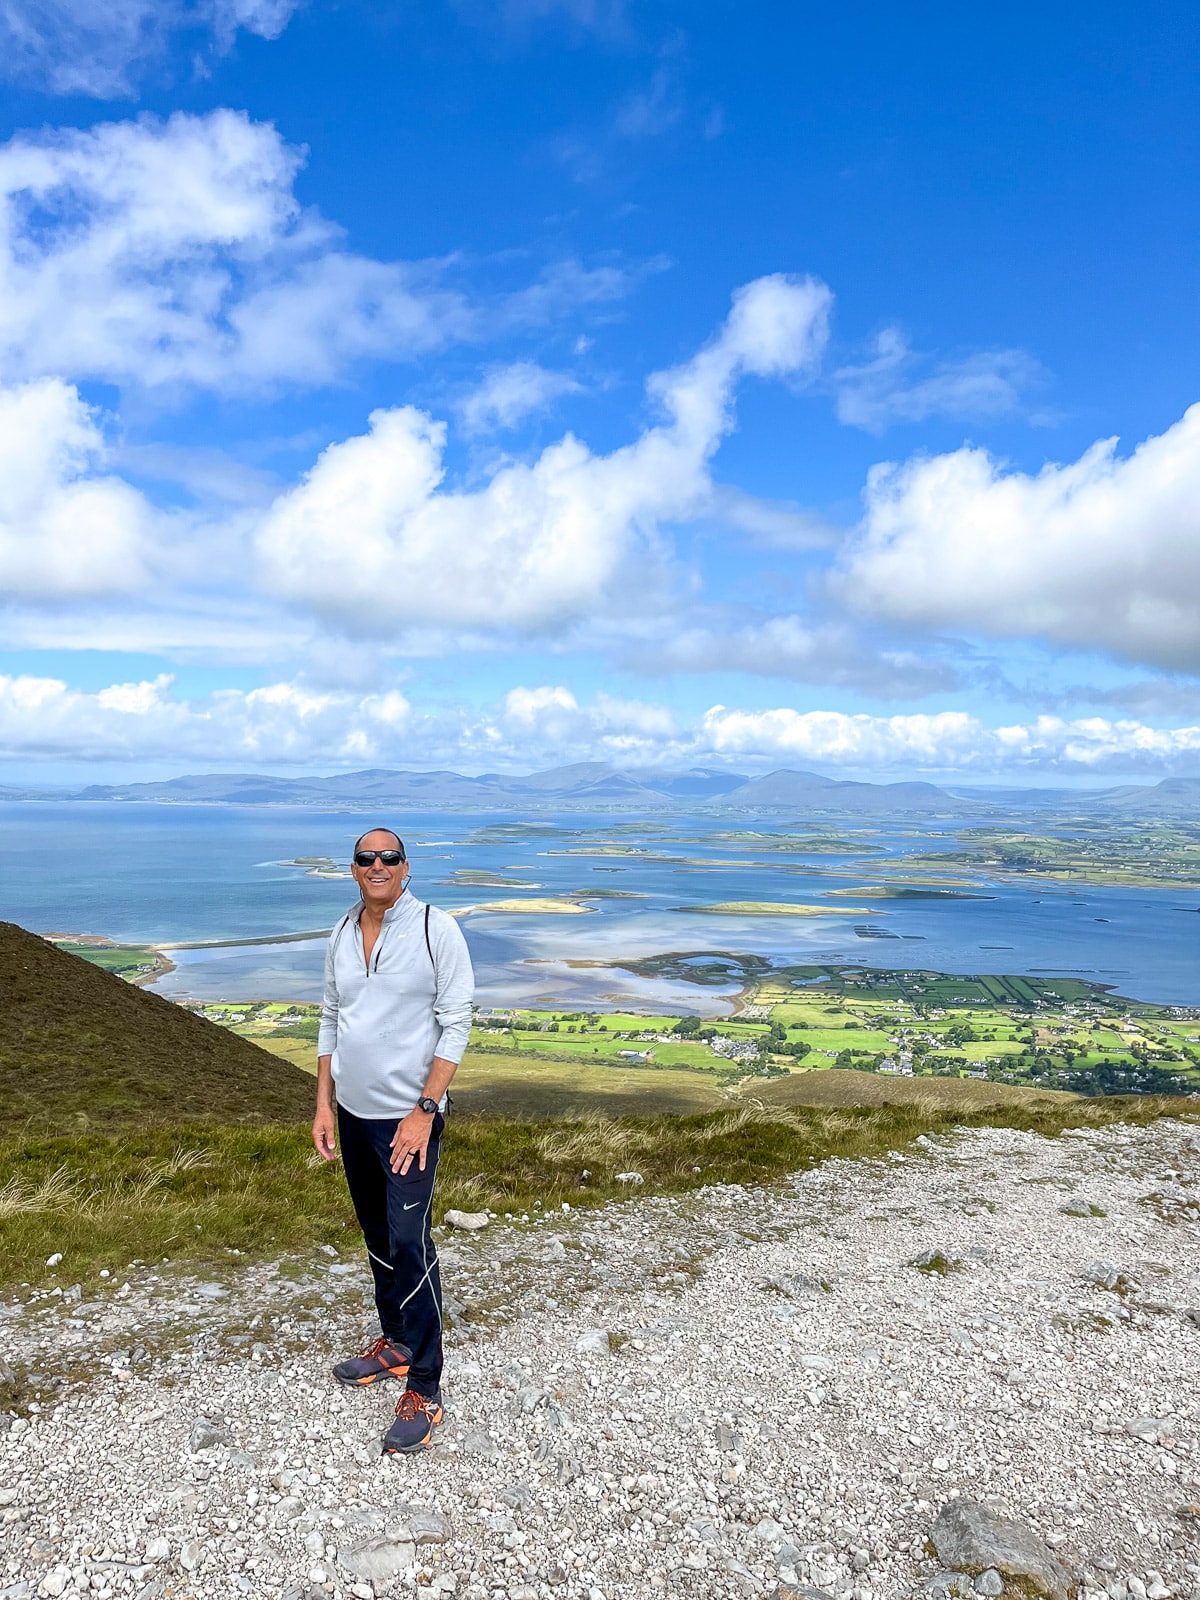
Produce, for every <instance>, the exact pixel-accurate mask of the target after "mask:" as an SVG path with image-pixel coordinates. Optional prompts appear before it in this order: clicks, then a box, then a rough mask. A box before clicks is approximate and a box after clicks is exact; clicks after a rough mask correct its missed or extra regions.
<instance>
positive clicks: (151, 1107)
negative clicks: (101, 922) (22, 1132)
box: [0, 922, 313, 1133]
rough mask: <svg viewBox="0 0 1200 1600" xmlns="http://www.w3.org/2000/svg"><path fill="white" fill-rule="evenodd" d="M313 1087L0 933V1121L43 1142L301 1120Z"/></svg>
mask: <svg viewBox="0 0 1200 1600" xmlns="http://www.w3.org/2000/svg"><path fill="white" fill-rule="evenodd" d="M312 1098H313V1085H312V1079H311V1078H309V1077H307V1076H306V1075H305V1074H304V1073H302V1072H299V1071H298V1070H297V1069H296V1068H295V1067H292V1066H290V1065H289V1064H288V1063H287V1062H286V1061H282V1060H280V1058H279V1057H278V1056H273V1055H268V1053H267V1052H266V1051H265V1050H260V1049H259V1048H258V1046H257V1045H253V1044H251V1043H249V1041H248V1040H245V1039H239V1038H238V1037H237V1035H236V1034H233V1033H229V1032H227V1031H226V1030H225V1029H224V1028H218V1027H216V1026H215V1025H214V1024H213V1023H211V1022H206V1021H205V1020H204V1018H203V1017H197V1016H194V1015H193V1014H192V1013H191V1012H190V1011H184V1010H183V1009H182V1008H181V1007H179V1006H176V1005H172V1004H171V1002H170V1001H169V1000H163V999H161V998H160V997H159V996H158V995H154V994H148V993H146V991H145V990H143V989H135V988H133V987H132V986H131V985H129V984H127V983H126V982H125V981H124V980H123V979H121V978H116V977H113V976H112V974H111V973H108V972H103V971H101V969H100V968H99V967H95V966H92V965H91V964H90V963H89V962H87V961H81V960H80V959H79V957H77V956H72V955H68V954H67V953H66V952H65V951H63V950H58V949H56V948H55V946H54V945H52V944H47V942H46V941H45V940H44V939H39V938H38V937H37V936H36V934H32V933H27V932H26V931H25V929H24V928H18V927H17V926H16V925H15V924H14V923H11V922H0V1116H3V1119H4V1122H5V1123H6V1125H8V1126H9V1127H10V1128H11V1126H12V1124H13V1122H14V1121H25V1120H26V1119H30V1120H32V1121H33V1122H34V1124H35V1125H36V1126H37V1127H39V1128H43V1129H45V1130H46V1131H47V1132H49V1131H52V1130H53V1131H61V1132H64V1133H73V1132H78V1131H80V1130H81V1129H82V1128H84V1127H91V1128H96V1129H104V1130H106V1131H116V1130H117V1129H121V1128H130V1129H134V1128H143V1127H145V1126H146V1125H147V1124H151V1123H163V1122H183V1121H187V1122H197V1121H208V1120H212V1121H216V1122H222V1123H230V1122H243V1123H244V1122H259V1121H273V1122H281V1121H293V1120H301V1119H303V1120H307V1119H309V1118H311V1116H312Z"/></svg>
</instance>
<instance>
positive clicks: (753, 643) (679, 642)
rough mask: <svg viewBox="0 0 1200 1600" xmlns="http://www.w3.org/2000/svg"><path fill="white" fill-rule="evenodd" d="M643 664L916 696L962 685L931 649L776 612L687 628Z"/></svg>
mask: <svg viewBox="0 0 1200 1600" xmlns="http://www.w3.org/2000/svg"><path fill="white" fill-rule="evenodd" d="M634 663H635V665H636V666H637V667H638V668H639V669H641V670H642V671H651V672H749V673H753V674H755V675H756V676H760V677H768V678H791V679H794V680H796V681H797V682H801V683H821V684H829V685H835V686H836V687H838V688H842V689H851V690H855V691H857V692H860V693H865V694H873V695H877V696H879V697H880V698H882V699H884V700H909V699H913V698H915V697H919V696H921V695H927V694H937V693H943V692H945V691H946V690H948V689H954V688H956V687H957V686H958V682H959V680H958V676H957V674H955V673H954V672H953V671H952V670H951V669H950V668H949V667H947V666H946V665H945V664H944V663H942V662H941V661H939V660H936V659H932V658H931V657H930V656H929V655H925V656H919V655H916V654H915V653H914V652H913V651H911V650H900V649H889V648H886V647H884V648H881V647H879V646H878V645H876V644H873V643H871V642H870V641H868V640H867V639H865V638H864V637H863V636H862V635H861V634H860V633H857V632H855V631H854V630H853V629H851V628H848V627H846V626H845V625H844V624H842V623H839V622H831V621H816V622H814V621H810V620H809V619H808V618H806V617H801V616H788V615H784V616H775V617H768V618H767V619H766V620H764V621H755V622H751V623H747V624H744V625H743V626H741V627H736V626H732V627H724V628H720V627H710V626H704V625H701V626H693V627H684V628H681V629H679V630H678V631H677V632H674V633H672V634H671V635H670V636H669V637H668V638H666V639H664V640H663V642H662V643H661V644H659V645H657V646H652V647H650V648H649V649H643V650H641V651H640V652H638V653H637V654H636V656H635V657H634Z"/></svg>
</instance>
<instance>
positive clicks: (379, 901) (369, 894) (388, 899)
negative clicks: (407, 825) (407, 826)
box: [350, 828, 408, 910]
mask: <svg viewBox="0 0 1200 1600" xmlns="http://www.w3.org/2000/svg"><path fill="white" fill-rule="evenodd" d="M396 848H397V845H396V835H395V834H394V833H389V832H388V830H387V829H386V828H375V829H374V830H373V831H372V832H371V833H365V834H364V835H363V836H362V838H361V839H360V840H359V841H358V844H357V845H356V846H355V851H356V853H357V851H359V850H395V849H396ZM350 871H351V873H352V874H353V877H354V881H355V883H356V884H357V885H358V891H359V893H360V894H361V895H362V897H363V901H364V903H365V904H366V905H369V906H374V907H376V908H379V907H383V908H384V909H385V910H386V908H387V907H388V906H390V905H394V904H395V903H396V901H397V900H399V898H400V895H401V892H402V891H403V889H404V881H405V879H406V878H407V877H408V862H407V861H400V862H398V863H397V864H396V866H394V867H389V866H385V865H384V863H383V862H382V861H380V859H379V858H378V856H376V858H375V860H374V861H373V862H372V863H371V865H370V866H369V867H360V866H359V865H358V863H357V862H355V863H354V864H353V865H352V866H351V868H350Z"/></svg>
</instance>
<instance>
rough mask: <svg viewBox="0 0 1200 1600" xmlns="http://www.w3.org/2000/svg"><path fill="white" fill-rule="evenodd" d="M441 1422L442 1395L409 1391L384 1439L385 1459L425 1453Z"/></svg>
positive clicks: (401, 1401) (405, 1393)
mask: <svg viewBox="0 0 1200 1600" xmlns="http://www.w3.org/2000/svg"><path fill="white" fill-rule="evenodd" d="M441 1422H442V1395H441V1391H440V1390H439V1391H438V1392H437V1393H436V1394H418V1393H417V1391H416V1390H415V1389H406V1390H405V1391H404V1393H403V1394H402V1395H401V1396H400V1404H399V1405H398V1406H397V1407H396V1420H395V1422H393V1423H392V1425H391V1427H390V1428H389V1429H388V1431H387V1433H386V1434H384V1437H383V1453H384V1455H385V1456H391V1455H406V1454H408V1453H409V1452H410V1451H413V1450H424V1449H425V1448H426V1447H427V1446H428V1445H431V1444H432V1443H433V1441H434V1437H435V1435H436V1432H437V1429H438V1428H439V1427H440V1426H441Z"/></svg>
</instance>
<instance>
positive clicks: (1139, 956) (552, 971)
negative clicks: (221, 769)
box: [0, 801, 1200, 1014]
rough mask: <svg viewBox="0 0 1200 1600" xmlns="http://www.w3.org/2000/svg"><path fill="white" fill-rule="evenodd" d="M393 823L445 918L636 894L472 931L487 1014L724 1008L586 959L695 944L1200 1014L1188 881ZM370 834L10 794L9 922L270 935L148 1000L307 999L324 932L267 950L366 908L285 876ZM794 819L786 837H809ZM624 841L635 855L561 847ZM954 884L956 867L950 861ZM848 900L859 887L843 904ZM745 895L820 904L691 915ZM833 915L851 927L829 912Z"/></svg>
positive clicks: (906, 846)
mask: <svg viewBox="0 0 1200 1600" xmlns="http://www.w3.org/2000/svg"><path fill="white" fill-rule="evenodd" d="M973 820H974V821H975V823H976V825H977V824H978V821H979V819H978V818H975V819H973ZM394 822H395V825H396V826H398V827H400V829H401V832H402V833H403V835H404V837H405V840H406V842H407V844H408V847H409V854H410V859H411V861H412V867H413V879H412V883H413V889H414V891H415V892H416V893H417V894H418V895H419V896H420V897H421V898H422V899H429V900H431V901H433V903H434V904H436V905H441V906H444V907H445V908H446V909H447V910H455V909H463V908H466V907H470V906H474V905H478V904H480V903H481V902H487V901H507V900H514V899H515V900H522V899H532V898H543V897H562V896H565V895H568V894H572V893H576V894H578V893H582V894H583V895H584V896H587V895H588V894H593V895H594V894H595V892H596V891H597V890H600V891H605V890H607V891H613V890H618V891H620V892H621V894H622V895H629V896H636V897H637V898H606V897H600V898H593V899H592V900H591V901H585V903H588V904H590V905H591V906H592V908H593V909H591V910H590V911H589V912H588V913H586V914H582V915H533V914H528V913H522V914H510V913H505V914H493V913H481V912H475V913H472V914H470V915H467V916H466V917H464V919H463V921H462V923H461V926H462V927H463V929H464V932H465V934H466V936H467V940H468V943H469V945H470V947H471V951H472V957H473V960H474V962H475V965H476V971H477V976H478V979H479V995H478V998H479V1000H480V1002H481V1003H482V1004H492V1005H505V1004H526V1005H531V1004H535V1003H538V1002H544V1003H548V1004H559V1005H564V1006H572V1005H574V1006H578V1007H589V1006H593V1005H596V1004H599V1003H605V1004H618V1003H621V1002H624V1003H626V1004H631V1005H633V1004H636V1005H637V1006H639V1008H641V1009H646V1010H658V1011H670V1010H685V1009H686V1010H692V1011H699V1012H703V1013H708V1014H716V1013H719V1012H723V1011H725V1010H727V1009H728V1008H729V1003H730V998H731V996H732V994H733V993H734V992H735V990H736V985H734V984H728V985H724V986H720V987H717V988H704V987H700V986H698V985H695V984H690V983H687V982H683V981H681V980H678V979H677V980H673V981H670V982H668V981H664V980H660V979H657V978H637V977H635V976H633V975H632V974H629V973H626V972H622V971H619V970H616V969H613V968H611V967H609V966H607V965H599V966H590V965H587V963H592V962H597V963H607V962H611V961H617V960H627V959H632V958H638V957H647V956H655V955H661V954H665V953H669V952H680V951H694V952H701V951H724V952H733V953H738V954H745V955H756V956H762V957H765V958H767V959H770V960H772V961H775V962H781V963H789V964H795V963H825V962H840V963H845V964H850V965H857V966H871V967H889V968H899V967H909V968H913V967H922V968H929V969H932V970H937V971H944V972H954V973H973V972H977V973H989V972H1007V973H1039V974H1043V975H1045V974H1051V973H1060V974H1064V973H1069V974H1071V975H1074V976H1079V977H1084V978H1089V979H1091V980H1092V981H1095V982H1100V983H1105V984H1109V985H1111V986H1112V987H1113V988H1114V989H1116V990H1117V991H1118V992H1120V993H1123V994H1128V995H1132V996H1134V997H1136V998H1138V999H1142V1000H1152V1001H1158V1002H1162V1003H1175V1004H1196V1003H1198V1002H1200V960H1198V959H1197V958H1198V956H1200V917H1198V916H1197V915H1196V909H1195V908H1196V906H1197V904H1198V903H1200V898H1198V893H1197V890H1196V888H1195V887H1191V888H1188V887H1186V886H1184V887H1180V888H1178V889H1174V888H1172V889H1144V888H1130V887H1112V886H1104V887H1092V886H1086V885H1085V886H1076V885H1073V884H1072V885H1070V886H1067V885H1063V884H1058V883H1053V882H1041V883H1039V882H1036V881H1035V880H1032V879H1023V880H1013V879H1011V878H1010V879H1001V878H997V879H987V878H986V877H984V876H982V875H978V874H976V875H974V876H973V877H972V878H971V880H970V881H967V880H964V884H963V888H964V891H969V892H970V893H973V894H979V895H986V896H988V897H990V898H977V899H966V898H963V899H944V898H935V899H911V900H910V899H904V900H897V899H885V898H882V897H879V896H877V895H875V896H873V895H872V894H871V893H870V886H871V885H872V884H873V883H877V882H878V881H879V874H878V863H879V861H880V860H881V859H886V860H887V861H889V862H890V863H891V864H892V865H893V867H894V866H895V864H896V862H897V859H898V858H900V859H902V858H903V857H904V856H905V855H909V854H924V855H927V854H928V853H929V852H930V851H931V850H934V849H939V848H945V849H949V848H951V847H952V845H953V840H951V839H949V838H947V828H946V823H945V821H944V819H943V820H942V821H940V822H939V823H937V825H936V826H934V825H930V826H928V827H922V826H921V825H919V824H914V823H912V822H909V821H906V822H905V823H904V824H903V825H899V824H897V825H895V826H889V825H887V824H881V825H879V826H873V827H871V828H862V829H858V830H857V832H856V831H855V830H853V829H848V830H847V831H848V853H846V854H842V855H834V854H830V853H829V852H828V851H824V852H819V853H813V854H811V855H807V856H804V855H788V856H786V857H783V858H780V859H776V858H774V857H772V856H771V854H770V852H769V850H763V851H760V852H759V853H757V854H756V853H755V851H754V849H753V847H751V848H750V849H749V850H748V851H747V852H746V860H745V861H740V860H739V861H738V862H737V864H735V865H712V866H706V865H705V863H706V862H713V863H723V862H727V861H729V860H730V859H731V855H732V854H733V852H732V851H731V847H730V845H729V843H728V841H722V840H719V839H717V838H709V836H710V835H716V834H719V833H722V832H725V831H727V830H728V829H729V828H730V827H731V826H753V827H754V828H756V829H759V830H763V831H769V830H770V829H771V827H772V826H773V824H772V823H771V822H770V821H764V819H763V818H762V817H761V816H760V817H755V818H753V819H750V821H749V822H747V821H746V820H745V819H740V820H737V821H735V822H732V823H731V819H730V818H729V817H728V816H724V817H719V818H718V817H714V816H713V815H711V814H709V815H700V816H688V817H673V818H672V819H670V822H669V823H667V824H665V825H664V822H663V819H662V817H661V816H656V817H647V818H641V819H639V818H636V817H631V816H630V815H628V814H621V815H619V816H613V815H612V814H607V813H592V814H589V813H582V812H554V813H537V814H536V815H528V814H525V815H520V814H514V813H512V812H504V813H500V812H496V813H470V814H464V813H462V812H454V813H446V812H434V811H429V812H419V813H418V812H410V813H405V814H404V815H403V816H401V817H399V818H396V819H394ZM378 824H379V819H377V818H375V817H373V816H370V815H363V814H362V813H360V812H357V811H355V812H350V811H344V810H343V811H329V812H318V811H314V810H312V809H309V808H299V807H296V808H292V807H234V806H190V805H163V804H144V803H131V802H119V803H112V802H77V801H61V802H47V803H42V802H21V803H10V804H7V805H4V806H3V807H2V808H0V917H3V918H4V919H6V920H9V921H13V922H17V923H19V924H21V925H22V926H24V927H28V928H31V929H33V930H34V931H36V932H42V933H48V932H54V933H71V934H81V933H90V934H102V935H106V936H107V937H109V938H112V939H114V940H116V941H118V942H121V943H147V944H155V945H158V944H179V943H192V942H199V941H204V940H229V939H241V940H257V941H261V942H259V943H251V944H243V945H240V946H232V947H224V948H210V949H200V950H180V951H173V952H170V955H171V959H172V960H173V961H174V962H175V963H176V969H175V971H174V972H172V973H169V974H168V975H167V976H166V977H165V978H164V979H162V980H160V982H159V983H158V984H157V985H156V988H157V989H158V991H159V992H160V993H163V994H167V995H170V996H171V997H173V998H184V997H189V998H197V999H214V998H224V999H256V998H257V999H263V998H271V999H276V998H277V999H316V998H319V993H320V975H321V964H322V959H323V947H322V943H321V941H320V940H319V939H314V940H311V941H301V942H296V943H284V944H277V943H272V942H270V941H271V940H273V939H275V938H277V937H278V936H280V935H285V934H295V933H298V932H307V931H314V930H323V929H328V928H329V927H330V926H331V925H332V924H333V922H334V921H335V920H336V919H337V917H338V916H340V915H341V913H342V912H343V911H344V910H346V909H347V908H348V907H349V906H350V905H351V904H352V903H353V902H354V900H355V898H356V894H355V890H354V886H353V883H352V882H351V881H349V880H348V879H341V878H333V879H330V878H322V877H314V876H311V875H308V874H306V872H305V871H304V870H303V869H302V868H300V867H297V866H294V865H286V864H285V863H287V862H290V861H293V860H294V859H295V858H297V857H323V856H326V857H330V858H332V859H333V860H334V861H337V862H344V861H346V860H347V858H348V856H349V853H350V850H351V848H352V846H353V843H354V840H355V838H356V837H357V836H358V835H359V833H360V832H361V831H362V830H363V829H365V828H368V827H370V826H373V825H378ZM389 825H391V824H390V823H389ZM779 826H780V827H781V828H782V827H786V828H787V829H788V830H789V831H794V830H795V828H796V826H797V823H796V821H795V820H794V819H789V820H788V821H787V822H786V824H783V823H781V824H779ZM825 831H829V830H828V829H826V830H825ZM614 847H615V848H617V849H620V850H638V851H641V852H643V853H642V854H622V855H605V854H591V855H585V854H562V853H556V852H563V851H575V850H589V849H590V850H601V851H603V850H605V849H612V848H614ZM855 848H858V849H860V850H861V852H862V853H861V855H855V854H854V853H853V852H854V850H855ZM752 862H761V863H763V864H762V865H751V864H750V863H752ZM873 867H874V869H875V870H874V872H873ZM456 872H469V873H475V874H491V875H495V876H497V877H503V878H511V879H516V880H518V886H512V885H498V886H490V885H482V886H481V885H473V884H471V883H464V882H462V881H459V880H458V879H456V878H455V876H454V874H455V873H456ZM953 876H954V877H955V878H963V876H964V875H963V874H962V872H961V869H958V868H956V869H954V872H953ZM535 885H536V886H537V887H534V886H535ZM833 889H838V890H841V889H848V890H851V889H853V890H859V889H861V891H862V892H861V893H854V894H852V895H850V894H848V895H846V896H842V895H840V894H839V895H837V896H832V897H831V896H830V891H831V890H833ZM746 901H750V902H788V903H802V904H814V905H818V906H822V907H828V908H829V909H828V912H827V913H826V914H823V915H821V916H816V917H812V918H803V919H801V918H791V917H781V916H753V915H742V914H729V913H723V914H720V915H701V914H698V913H696V912H695V911H694V910H692V911H689V910H687V909H683V910H681V909H678V908H688V907H692V908H694V907H697V906H704V905H711V904H715V903H727V902H746ZM839 907H840V908H850V909H851V914H850V915H840V914H837V911H838V908H839ZM577 963H583V965H578V964H577Z"/></svg>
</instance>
